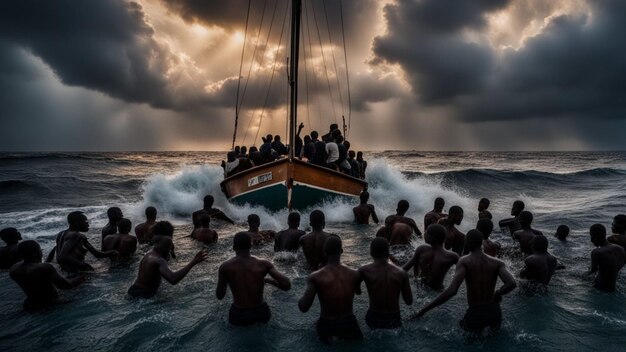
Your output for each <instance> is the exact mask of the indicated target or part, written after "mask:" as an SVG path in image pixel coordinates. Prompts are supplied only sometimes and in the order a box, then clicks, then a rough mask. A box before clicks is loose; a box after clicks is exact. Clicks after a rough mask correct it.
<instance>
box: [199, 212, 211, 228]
mask: <svg viewBox="0 0 626 352" xmlns="http://www.w3.org/2000/svg"><path fill="white" fill-rule="evenodd" d="M200 224H201V225H202V227H209V226H210V225H211V215H209V214H202V216H201V217H200Z"/></svg>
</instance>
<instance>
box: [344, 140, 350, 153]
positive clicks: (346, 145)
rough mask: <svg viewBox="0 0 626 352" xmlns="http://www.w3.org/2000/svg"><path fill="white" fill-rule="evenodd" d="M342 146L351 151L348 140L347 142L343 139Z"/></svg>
mask: <svg viewBox="0 0 626 352" xmlns="http://www.w3.org/2000/svg"><path fill="white" fill-rule="evenodd" d="M343 146H344V147H346V150H348V151H349V152H351V150H350V142H348V141H346V140H344V141H343Z"/></svg>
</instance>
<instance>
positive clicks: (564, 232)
mask: <svg viewBox="0 0 626 352" xmlns="http://www.w3.org/2000/svg"><path fill="white" fill-rule="evenodd" d="M567 236H569V227H568V226H567V225H559V227H557V228H556V233H555V234H554V237H556V238H558V239H559V241H563V242H565V241H567Z"/></svg>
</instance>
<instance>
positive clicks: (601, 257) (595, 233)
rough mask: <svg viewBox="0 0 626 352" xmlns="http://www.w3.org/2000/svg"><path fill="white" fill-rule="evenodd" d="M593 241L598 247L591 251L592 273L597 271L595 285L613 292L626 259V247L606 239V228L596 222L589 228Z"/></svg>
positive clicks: (599, 288)
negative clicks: (625, 249)
mask: <svg viewBox="0 0 626 352" xmlns="http://www.w3.org/2000/svg"><path fill="white" fill-rule="evenodd" d="M589 235H590V236H591V243H593V245H594V246H595V247H596V248H595V249H594V250H593V251H591V270H590V271H589V273H590V274H593V273H597V275H596V277H595V279H594V280H593V287H595V288H597V289H598V290H602V291H607V292H613V291H615V283H616V281H617V277H618V275H619V272H620V270H621V269H622V267H623V266H624V262H625V261H626V254H625V253H624V248H622V247H621V246H618V245H616V244H612V243H609V242H608V241H607V240H606V228H605V227H604V226H603V225H601V224H595V225H593V226H591V228H590V229H589Z"/></svg>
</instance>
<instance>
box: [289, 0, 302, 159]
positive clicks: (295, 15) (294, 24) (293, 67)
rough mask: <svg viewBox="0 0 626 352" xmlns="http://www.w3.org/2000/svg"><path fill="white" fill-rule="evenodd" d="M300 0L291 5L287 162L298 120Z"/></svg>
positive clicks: (293, 146) (291, 154)
mask: <svg viewBox="0 0 626 352" xmlns="http://www.w3.org/2000/svg"><path fill="white" fill-rule="evenodd" d="M301 14H302V0H293V1H292V3H291V55H290V57H289V58H290V59H289V71H290V73H289V85H290V88H291V89H290V99H289V160H293V158H294V153H295V152H294V150H295V148H296V126H297V120H298V61H299V57H300V17H301Z"/></svg>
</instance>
